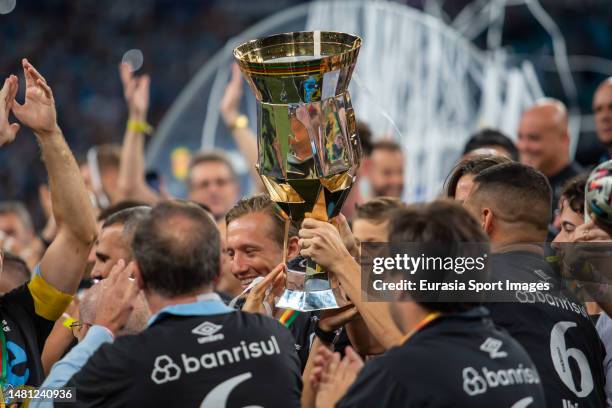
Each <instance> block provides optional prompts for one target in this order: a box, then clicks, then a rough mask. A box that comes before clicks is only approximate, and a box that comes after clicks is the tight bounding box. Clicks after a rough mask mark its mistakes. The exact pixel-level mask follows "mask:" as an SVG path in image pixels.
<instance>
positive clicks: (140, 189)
mask: <svg viewBox="0 0 612 408" xmlns="http://www.w3.org/2000/svg"><path fill="white" fill-rule="evenodd" d="M119 74H120V76H121V83H122V84H123V95H124V97H125V101H126V103H127V106H128V113H129V116H128V122H127V126H126V128H125V136H124V137H123V146H122V148H121V164H120V165H119V179H118V188H119V195H120V199H121V200H136V201H142V202H145V203H149V204H154V203H156V202H157V201H159V194H157V193H156V192H155V191H154V190H153V189H152V188H150V187H149V186H148V185H147V183H146V180H145V160H144V146H145V133H146V132H147V131H148V130H150V126H149V125H148V124H147V111H148V110H149V86H150V82H151V81H150V78H149V76H148V75H142V76H140V77H136V76H135V75H134V74H133V73H132V67H131V66H130V65H129V64H126V63H122V64H121V65H120V66H119Z"/></svg>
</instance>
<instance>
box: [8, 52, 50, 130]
mask: <svg viewBox="0 0 612 408" xmlns="http://www.w3.org/2000/svg"><path fill="white" fill-rule="evenodd" d="M22 65H23V73H24V76H25V81H26V90H25V103H24V104H23V105H21V104H20V103H18V102H17V101H16V100H15V99H13V103H12V110H13V113H14V114H15V117H16V118H17V119H18V120H19V121H20V122H21V123H22V124H24V125H26V126H27V127H29V128H30V129H32V130H33V131H34V133H36V134H37V135H38V136H41V137H44V136H48V135H51V134H53V133H55V132H56V131H57V129H58V126H57V114H56V112H55V99H53V92H52V91H51V88H50V87H49V85H47V81H46V80H45V78H44V77H43V76H42V75H41V74H40V73H39V72H38V71H37V70H36V68H34V66H32V64H30V63H29V62H28V60H27V59H25V58H24V59H23V60H22ZM15 92H16V91H15Z"/></svg>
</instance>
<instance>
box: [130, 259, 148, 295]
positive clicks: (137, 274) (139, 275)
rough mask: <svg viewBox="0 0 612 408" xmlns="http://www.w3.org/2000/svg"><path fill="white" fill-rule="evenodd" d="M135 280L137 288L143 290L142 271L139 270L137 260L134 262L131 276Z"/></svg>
mask: <svg viewBox="0 0 612 408" xmlns="http://www.w3.org/2000/svg"><path fill="white" fill-rule="evenodd" d="M132 277H133V278H134V279H135V280H136V284H137V285H138V289H140V290H144V288H145V283H144V281H143V280H142V272H140V267H139V266H138V263H137V262H134V276H132Z"/></svg>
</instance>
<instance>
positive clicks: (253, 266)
mask: <svg viewBox="0 0 612 408" xmlns="http://www.w3.org/2000/svg"><path fill="white" fill-rule="evenodd" d="M225 220H226V222H227V254H228V256H229V257H230V259H231V268H232V274H233V275H234V276H235V277H236V279H238V280H239V281H240V284H241V285H242V289H245V288H246V287H247V286H248V285H249V284H250V283H251V282H252V281H253V279H255V278H257V277H258V276H266V275H267V274H268V273H270V272H271V271H272V269H274V267H275V266H276V265H278V264H279V263H281V262H283V255H285V256H286V259H287V260H289V259H291V258H293V257H295V256H296V255H297V254H298V252H299V247H298V237H297V230H296V228H295V227H293V226H292V227H291V228H289V238H288V240H287V252H286V253H285V254H283V247H284V241H285V236H284V235H285V221H284V220H283V219H282V218H281V217H280V216H279V215H278V214H277V212H276V210H275V208H274V203H273V202H272V201H271V200H270V199H269V198H268V196H266V195H263V194H260V195H255V196H252V197H249V198H244V199H242V200H240V201H239V202H238V203H237V204H236V205H235V206H234V208H232V209H231V210H230V211H229V212H228V213H227V216H226V217H225Z"/></svg>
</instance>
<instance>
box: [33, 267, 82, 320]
mask: <svg viewBox="0 0 612 408" xmlns="http://www.w3.org/2000/svg"><path fill="white" fill-rule="evenodd" d="M28 289H29V290H30V294H31V295H32V299H33V300H34V312H35V313H36V314H37V315H38V316H40V317H42V318H44V319H47V320H51V321H56V320H57V319H58V318H59V317H60V316H61V315H62V313H64V311H65V310H66V308H67V307H68V305H69V304H70V302H72V296H71V295H69V294H67V293H64V292H61V291H59V290H57V289H55V288H54V287H53V286H51V285H49V284H48V283H47V281H46V280H45V279H44V278H43V277H42V275H41V274H40V264H39V265H36V269H35V273H34V277H33V278H32V280H30V282H28Z"/></svg>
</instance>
